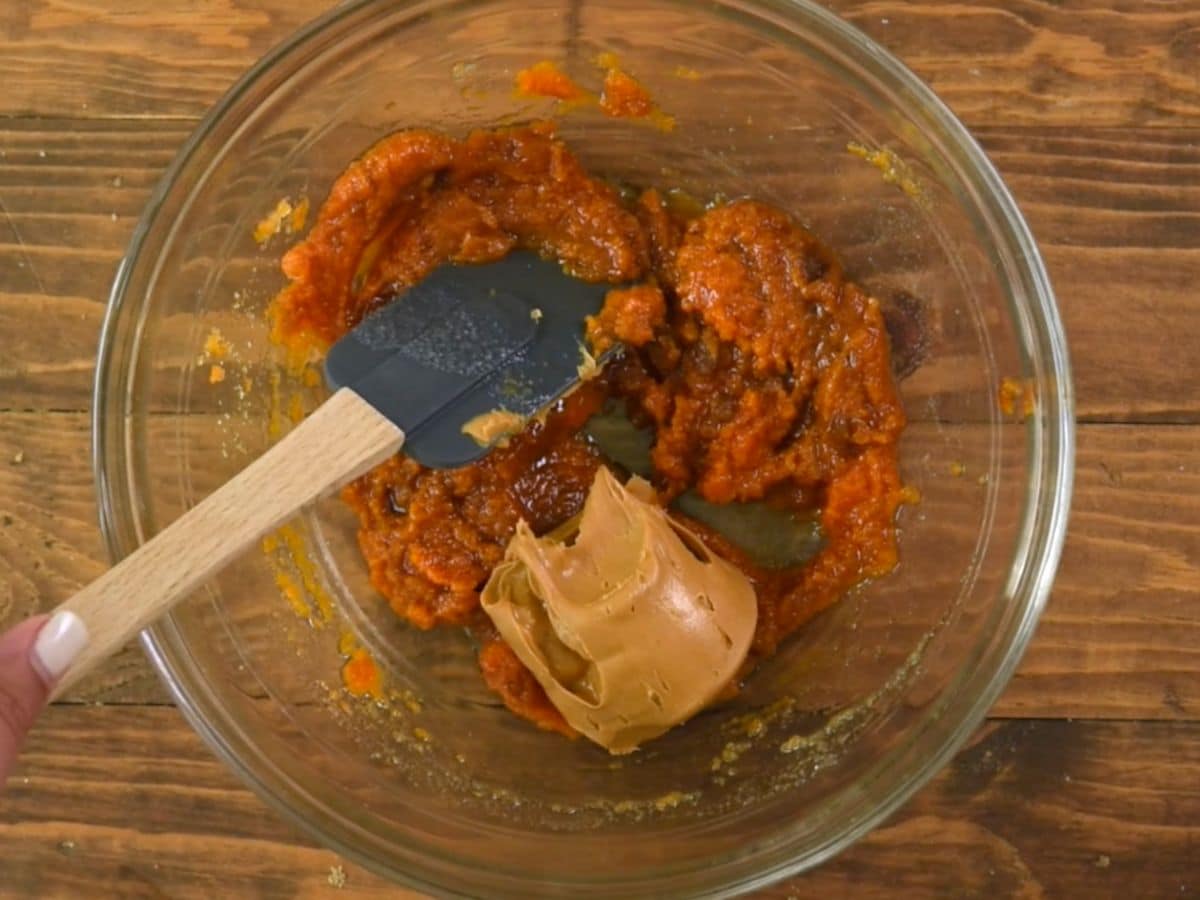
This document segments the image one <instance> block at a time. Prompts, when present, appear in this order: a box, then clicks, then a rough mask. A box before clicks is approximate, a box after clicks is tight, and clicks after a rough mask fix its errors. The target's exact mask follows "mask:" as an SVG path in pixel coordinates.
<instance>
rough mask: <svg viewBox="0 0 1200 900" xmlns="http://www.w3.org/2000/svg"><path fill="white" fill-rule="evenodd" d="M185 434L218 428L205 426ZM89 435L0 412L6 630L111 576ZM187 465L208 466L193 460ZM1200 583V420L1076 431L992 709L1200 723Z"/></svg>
mask: <svg viewBox="0 0 1200 900" xmlns="http://www.w3.org/2000/svg"><path fill="white" fill-rule="evenodd" d="M150 427H151V428H152V429H154V432H153V433H152V434H151V435H150V438H149V439H150V440H152V441H159V440H160V439H161V438H160V435H166V434H169V433H170V432H171V430H172V429H174V428H175V427H176V426H175V424H174V423H173V422H171V421H170V420H169V419H165V418H164V419H159V418H158V417H155V421H154V422H152V423H151V426H150ZM194 428H195V429H196V432H197V433H205V432H214V433H215V431H216V429H215V428H214V427H213V423H212V422H211V421H207V422H206V421H205V420H204V419H203V417H197V421H196V422H195V423H194ZM88 442H89V432H88V421H87V418H86V417H85V416H83V415H80V414H54V415H45V414H37V413H0V568H3V569H6V570H7V572H8V573H9V574H8V576H7V577H6V578H2V579H0V624H3V623H4V622H5V621H8V620H15V619H17V618H20V617H22V616H24V615H27V614H31V613H33V612H37V611H44V610H49V609H51V608H53V607H54V606H55V605H57V604H58V603H60V602H62V601H63V600H65V599H66V598H67V597H69V596H70V595H71V594H72V593H74V592H75V591H76V590H78V589H79V588H80V587H81V586H83V585H84V584H86V583H87V582H89V581H91V580H92V579H94V578H95V577H97V576H98V575H99V574H100V573H101V572H102V571H103V569H104V565H105V557H104V552H103V548H102V547H101V544H100V540H99V536H98V533H97V526H96V521H97V519H96V513H95V500H94V493H93V488H92V482H91V476H90V472H89V471H88V468H87V465H86V462H85V461H86V459H87V453H88ZM193 452H195V453H211V454H213V465H212V469H213V470H214V471H225V470H228V469H229V467H230V463H229V462H228V461H226V460H223V459H220V458H219V455H220V454H221V452H222V445H221V441H220V440H219V439H218V438H217V437H215V436H214V438H213V440H212V441H211V442H210V443H208V444H206V445H198V446H197V447H196V448H195V450H194V451H193ZM18 453H20V454H22V462H21V463H20V464H19V465H13V464H12V459H13V458H14V456H15V455H16V454H18ZM189 464H190V465H192V466H194V467H196V468H198V469H200V470H203V469H204V465H203V463H202V460H201V458H199V457H197V458H193V459H192V460H190V463H189ZM169 474H170V473H169V472H168V471H167V470H164V475H169ZM213 486H214V487H215V485H213ZM47 544H49V546H47ZM1198 584H1200V427H1197V426H1187V427H1179V426H1147V427H1141V426H1112V425H1090V426H1083V427H1082V428H1081V429H1080V433H1079V458H1078V464H1077V474H1076V494H1075V503H1074V510H1073V515H1072V519H1071V526H1070V531H1069V536H1068V540H1067V546H1066V550H1065V552H1064V556H1063V560H1062V564H1061V566H1060V569H1059V576H1058V580H1057V583H1056V586H1055V589H1054V592H1053V594H1052V596H1051V599H1050V603H1049V605H1048V607H1047V609H1046V612H1045V615H1044V616H1043V618H1042V621H1041V624H1040V625H1039V629H1038V634H1037V638H1036V640H1035V641H1034V642H1033V644H1032V646H1031V647H1030V649H1029V651H1028V653H1027V655H1026V658H1025V660H1024V662H1023V664H1022V666H1021V668H1020V669H1019V670H1018V672H1017V675H1016V677H1015V678H1014V680H1013V682H1012V684H1011V685H1010V687H1009V689H1008V690H1007V691H1006V692H1005V694H1004V695H1003V697H1002V698H1001V699H1000V701H999V703H998V705H997V706H996V708H995V710H994V714H995V715H997V716H1032V717H1052V716H1072V717H1073V716H1078V717H1087V716H1100V717H1105V718H1113V719H1195V718H1197V717H1198V716H1200V608H1198V607H1197V605H1196V603H1195V596H1196V586H1197V585H1198ZM139 657H140V654H139V652H138V651H137V649H136V648H131V649H129V650H128V651H127V652H126V653H125V654H124V655H123V656H122V657H121V658H120V659H119V660H118V661H117V662H116V664H115V665H113V666H111V667H110V668H108V669H106V670H105V672H104V674H103V676H102V677H100V678H98V679H97V681H96V684H95V685H94V686H93V685H88V686H83V687H81V690H80V692H77V693H73V694H71V695H70V696H71V697H74V698H79V699H87V700H103V701H105V702H122V703H133V702H145V701H151V702H156V701H161V699H162V693H161V689H160V688H159V687H158V685H157V683H156V681H155V679H154V677H153V676H152V674H150V673H149V672H148V671H147V670H146V669H145V667H144V664H143V663H141V662H140V660H139Z"/></svg>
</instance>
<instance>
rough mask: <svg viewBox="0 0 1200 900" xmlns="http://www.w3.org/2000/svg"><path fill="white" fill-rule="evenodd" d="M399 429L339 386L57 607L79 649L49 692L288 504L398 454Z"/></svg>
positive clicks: (207, 573)
mask: <svg viewBox="0 0 1200 900" xmlns="http://www.w3.org/2000/svg"><path fill="white" fill-rule="evenodd" d="M403 443H404V433H403V432H402V431H401V430H400V429H399V428H397V427H396V426H395V425H393V424H392V423H391V422H389V421H388V420H387V419H385V418H384V417H383V416H381V415H380V414H379V413H377V412H376V411H375V410H374V409H373V408H372V407H371V406H370V405H368V404H367V402H366V401H365V400H363V399H362V398H361V397H359V396H358V395H357V394H355V393H354V392H353V391H351V390H350V389H349V388H342V389H341V390H339V391H338V392H337V393H335V394H334V395H333V396H332V397H330V398H329V399H328V400H327V401H325V403H323V404H322V405H321V406H320V407H319V408H318V409H317V410H316V411H314V412H313V413H312V415H310V416H309V417H308V418H307V419H305V420H304V421H303V422H302V423H301V424H300V425H299V426H298V427H297V428H295V429H294V430H292V431H291V432H290V433H288V435H287V436H286V437H284V439H283V440H281V441H280V442H279V443H278V444H276V445H275V446H273V447H272V448H271V449H270V450H268V451H267V452H266V453H265V454H263V455H262V456H261V457H259V458H258V459H257V460H255V461H254V462H253V463H251V464H250V466H249V467H247V468H246V469H244V470H243V471H242V472H241V473H239V474H238V475H236V476H235V477H234V478H233V479H232V480H231V481H229V482H228V483H227V484H225V485H224V486H223V487H222V488H221V489H220V490H218V491H217V492H216V493H214V494H212V495H210V496H209V497H207V498H205V499H204V500H203V501H201V502H200V503H199V504H197V505H196V506H194V507H193V508H192V509H190V510H188V511H187V512H186V513H184V514H183V515H182V516H180V518H178V519H177V520H176V521H175V522H173V523H172V524H171V525H170V526H168V527H167V528H166V529H164V530H163V531H162V532H160V533H159V534H157V535H156V536H155V537H154V538H153V539H152V540H150V541H148V542H147V543H145V544H143V545H142V546H141V547H139V548H138V549H137V550H136V551H134V552H133V553H132V554H130V555H129V556H128V557H126V558H125V559H123V560H122V561H121V562H120V563H118V564H117V565H116V566H114V567H113V568H112V569H110V570H109V571H108V572H106V573H105V574H104V575H101V576H100V577H99V578H98V579H96V580H95V581H93V582H92V583H91V584H89V585H88V586H87V587H85V588H84V589H83V590H81V591H80V592H79V593H77V594H76V595H75V596H74V597H72V598H71V599H70V600H67V601H66V602H64V603H63V604H62V606H60V607H59V609H60V610H61V609H69V610H72V611H73V612H75V613H76V614H78V615H79V616H80V617H81V618H82V619H83V621H84V624H85V625H87V628H88V633H89V635H90V640H89V642H88V646H87V648H86V649H85V650H84V651H83V653H82V654H81V655H80V657H79V658H78V659H77V660H76V661H75V662H74V663H73V664H72V666H71V668H70V669H69V670H68V671H67V673H66V674H65V676H64V677H63V678H62V680H61V681H60V682H59V683H58V686H57V687H56V689H55V691H54V696H55V697H57V696H58V695H60V694H61V693H62V692H63V691H65V690H67V689H68V688H70V686H71V685H72V684H74V683H75V682H76V681H78V680H79V679H80V678H82V677H84V676H85V675H87V673H88V672H89V671H90V670H91V669H92V668H94V667H95V666H96V665H97V664H99V663H100V662H103V661H104V660H105V659H107V658H108V657H109V656H111V655H112V654H113V653H115V652H116V651H117V650H119V649H120V648H121V646H122V645H124V644H125V643H126V642H127V641H128V640H129V639H130V638H132V637H133V636H134V635H135V634H137V633H138V632H139V631H141V630H142V629H143V628H145V627H146V626H147V625H149V624H150V623H151V622H153V621H154V620H155V619H157V618H158V617H159V616H161V615H163V614H164V613H165V612H167V611H168V610H169V609H171V607H172V606H174V605H175V603H177V602H178V601H179V600H181V599H183V598H184V597H186V596H187V595H188V594H189V593H191V592H192V591H193V590H194V589H195V588H197V587H198V586H199V585H201V584H203V583H204V582H205V581H206V580H207V579H209V578H210V577H212V576H213V575H215V574H216V573H217V572H218V571H220V570H221V569H222V568H223V567H224V566H225V565H226V564H227V563H229V562H230V561H231V560H233V559H234V557H236V556H237V555H238V554H240V553H242V552H243V551H244V550H245V549H246V548H247V547H249V546H250V545H252V544H253V543H254V542H255V541H257V540H258V539H259V538H261V537H262V536H263V535H265V534H266V533H267V532H269V531H271V530H272V529H274V528H276V527H277V526H279V525H281V524H282V523H284V522H285V521H287V520H288V519H289V518H290V517H291V516H293V515H294V514H295V513H296V511H297V510H299V509H301V508H303V507H305V506H307V505H308V504H310V503H312V502H314V501H315V500H318V499H320V498H321V497H323V496H325V495H327V494H329V493H331V492H332V491H334V490H336V489H337V488H339V487H341V486H342V485H344V484H346V483H347V482H348V481H350V480H351V479H353V478H356V477H357V476H359V475H361V474H363V473H364V472H366V471H367V470H369V469H371V468H372V467H373V466H375V465H378V464H379V463H381V462H383V461H384V460H385V459H387V458H388V457H390V456H391V455H393V454H394V453H396V452H397V451H399V449H400V447H401V446H402V445H403Z"/></svg>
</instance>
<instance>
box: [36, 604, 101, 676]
mask: <svg viewBox="0 0 1200 900" xmlns="http://www.w3.org/2000/svg"><path fill="white" fill-rule="evenodd" d="M87 644H88V630H87V626H86V625H85V624H84V622H83V619H81V618H79V616H78V615H76V614H75V613H73V612H71V611H70V610H66V609H64V610H61V611H60V612H56V613H55V614H54V615H53V616H51V617H50V620H49V621H47V622H46V623H45V624H44V625H43V626H42V628H41V630H40V631H38V634H37V639H36V640H35V641H34V643H33V649H32V651H31V652H30V654H29V660H30V663H31V664H32V665H33V668H34V669H35V670H36V671H37V673H38V675H39V676H40V677H41V679H42V681H44V682H45V684H46V686H47V687H51V686H53V685H54V683H55V682H57V681H58V679H60V678H62V676H63V673H65V672H66V671H67V669H69V668H70V667H71V664H72V663H73V662H75V660H76V659H77V658H78V656H79V654H80V653H81V652H83V649H84V648H85V647H86V646H87Z"/></svg>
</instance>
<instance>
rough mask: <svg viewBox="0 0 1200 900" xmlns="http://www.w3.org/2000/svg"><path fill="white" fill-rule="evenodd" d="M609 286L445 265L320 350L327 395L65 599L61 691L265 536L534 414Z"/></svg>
mask: <svg viewBox="0 0 1200 900" xmlns="http://www.w3.org/2000/svg"><path fill="white" fill-rule="evenodd" d="M609 288H610V286H609V285H604V284H590V283H586V282H583V281H579V280H577V279H574V278H571V277H569V276H568V275H566V274H565V273H564V272H563V271H562V269H561V267H560V266H558V265H557V264H555V263H551V262H548V261H546V260H542V259H540V258H538V257H537V256H534V255H532V254H528V253H515V254H511V255H510V256H508V257H506V258H505V259H503V260H501V261H500V262H496V263H491V264H487V265H481V266H444V267H442V268H441V269H438V270H437V271H435V272H434V273H433V274H432V275H431V276H430V277H429V278H427V279H426V280H425V281H423V282H421V283H420V284H419V285H418V286H416V287H414V288H412V289H410V290H408V291H407V292H405V293H404V294H403V295H401V296H398V297H397V298H396V299H395V300H394V302H391V303H388V304H386V305H384V306H382V307H381V308H379V309H378V310H376V311H375V312H373V313H372V314H371V315H370V316H368V317H367V318H366V319H364V320H363V321H362V322H361V323H360V324H359V325H358V326H357V327H356V328H355V329H354V330H353V331H351V332H350V333H349V334H347V335H346V336H345V337H343V338H342V339H341V340H340V341H338V342H337V344H335V345H334V347H333V348H332V349H331V350H330V352H329V354H328V356H327V357H326V361H325V374H326V380H327V382H328V383H329V387H330V388H331V389H332V390H333V393H332V395H331V396H330V397H329V399H328V400H326V401H325V402H324V403H323V404H322V405H321V406H320V407H318V408H317V409H316V410H315V411H314V412H313V413H312V414H311V415H309V416H308V417H307V418H306V419H304V421H303V422H301V423H300V425H298V426H297V427H296V428H295V429H293V430H292V431H291V432H289V433H288V434H287V436H286V437H284V438H283V439H282V440H281V441H279V443H277V444H275V445H274V446H273V447H271V449H270V450H268V451H267V452H266V453H264V454H263V455H262V456H261V457H259V458H258V459H257V460H256V461H255V462H253V463H251V465H250V466H249V467H247V468H246V469H245V470H243V471H242V472H241V473H239V474H238V475H236V476H235V477H234V478H233V479H232V480H231V481H229V482H228V483H227V484H225V485H224V486H223V487H222V488H220V489H219V490H217V491H216V492H215V493H213V494H212V495H210V496H209V497H207V498H206V499H204V500H203V501H201V502H200V503H199V504H197V505H196V506H194V507H193V508H192V509H190V510H188V511H187V512H186V513H184V515H182V516H181V517H180V518H179V519H177V520H176V521H175V522H173V523H172V524H171V525H169V526H168V527H167V528H165V529H164V530H163V531H161V532H160V533H159V534H157V535H156V536H155V537H154V538H152V539H151V540H150V541H148V542H147V543H145V544H143V545H142V546H141V547H139V548H138V549H137V550H136V551H134V552H133V553H132V554H130V555H129V556H128V557H126V558H125V559H123V560H122V561H121V562H119V563H118V564H117V565H115V566H114V567H113V568H112V569H110V570H109V571H108V572H106V573H105V574H104V575H102V576H100V578H98V579H96V580H95V581H94V582H92V583H91V584H89V585H88V586H87V587H85V588H83V589H82V590H81V591H79V592H78V593H77V594H75V596H73V597H71V599H69V600H67V601H66V602H64V603H63V604H62V605H61V606H60V607H59V609H60V610H71V611H73V612H75V613H76V614H77V615H79V616H80V617H81V618H82V619H83V622H84V624H85V625H86V626H87V629H88V633H89V635H90V641H89V644H88V646H87V648H86V649H85V650H84V651H83V653H82V654H81V655H80V657H79V658H78V659H77V660H76V661H75V663H74V664H73V665H72V667H71V669H70V670H69V671H68V672H67V674H66V675H65V676H64V678H63V679H62V680H61V681H60V682H59V684H58V686H57V687H56V689H55V691H54V696H58V695H60V694H62V692H63V691H65V690H67V689H68V688H69V687H70V686H71V685H72V684H73V683H75V682H76V681H78V680H79V679H80V678H82V677H84V676H85V675H86V674H87V673H88V672H89V671H90V670H91V669H92V668H93V667H94V666H96V665H97V664H98V663H100V662H102V661H103V660H105V659H107V658H108V657H109V656H111V655H112V654H113V653H115V652H116V651H117V650H118V649H120V647H121V646H122V645H123V644H125V643H126V642H127V641H128V640H129V639H130V638H132V637H133V636H134V635H135V634H137V633H138V632H139V631H141V630H142V629H143V628H145V627H146V626H147V625H149V624H150V623H151V622H153V621H154V620H155V619H157V618H158V617H159V616H161V615H163V614H164V613H166V612H167V611H168V610H170V609H171V607H173V606H174V605H175V603H177V602H178V601H179V600H181V599H182V598H183V597H185V596H187V595H188V594H189V593H191V592H192V591H193V590H194V589H195V588H197V587H198V586H199V585H200V584H202V583H203V582H204V581H206V580H207V579H209V578H210V577H212V576H213V575H214V574H216V573H217V572H218V571H220V570H221V569H222V568H223V567H224V566H225V565H226V564H227V563H229V562H231V561H232V560H233V559H234V558H235V557H236V556H238V555H239V554H240V553H241V552H243V551H244V550H245V549H247V548H248V547H249V546H250V545H252V544H253V543H254V542H256V541H257V540H259V539H260V538H262V537H263V535H265V534H267V533H268V532H269V531H271V530H272V529H274V528H276V527H278V526H279V525H281V524H282V523H283V522H285V521H286V520H287V519H289V518H291V517H292V516H293V515H295V513H296V512H297V511H299V510H300V509H302V508H303V507H305V506H307V505H309V504H311V503H313V502H315V501H316V500H318V499H320V498H321V497H324V496H326V495H328V494H330V493H332V492H333V491H336V490H337V489H338V488H340V487H342V486H343V485H345V484H346V483H347V482H349V481H351V480H352V479H354V478H356V477H358V476H359V475H362V474H364V473H365V472H366V471H368V470H369V469H371V468H373V467H374V466H376V465H378V464H379V463H381V462H383V461H384V460H385V459H387V458H388V457H390V456H392V455H394V454H396V453H397V452H399V451H400V449H401V447H403V448H404V450H405V452H406V453H408V454H409V455H411V456H413V457H414V458H416V459H417V460H418V461H419V462H422V463H424V464H425V465H428V466H431V467H436V468H450V467H455V466H460V465H464V464H466V463H469V462H471V461H472V460H474V459H477V458H478V457H480V456H482V455H483V454H485V453H486V452H487V451H488V448H487V447H485V446H481V445H480V444H479V443H477V442H476V441H475V440H474V439H473V438H471V437H469V436H467V435H466V434H464V433H463V426H464V425H465V424H466V423H468V422H469V421H470V420H471V419H473V418H475V417H476V416H478V415H480V414H484V413H488V412H491V411H494V410H497V409H504V410H506V411H508V412H512V413H516V414H518V415H522V416H531V415H534V414H535V413H537V412H538V411H539V410H541V409H542V408H543V407H545V406H546V405H548V404H549V403H551V402H553V401H554V400H555V399H556V398H558V397H560V396H561V395H562V394H564V393H565V392H566V391H568V390H569V389H570V388H571V387H572V386H573V385H574V384H575V383H576V382H577V381H578V378H579V372H578V367H579V365H580V362H581V359H582V352H583V350H582V346H583V345H582V340H583V328H584V318H585V317H586V316H588V315H591V314H594V313H596V312H597V311H599V309H600V307H601V305H602V304H603V300H604V295H605V293H607V291H608V290H609Z"/></svg>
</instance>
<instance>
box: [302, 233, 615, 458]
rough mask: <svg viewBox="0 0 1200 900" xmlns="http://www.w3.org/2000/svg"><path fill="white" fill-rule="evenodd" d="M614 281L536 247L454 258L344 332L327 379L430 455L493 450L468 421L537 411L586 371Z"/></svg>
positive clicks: (328, 361) (412, 451) (329, 360)
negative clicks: (478, 260) (587, 344)
mask: <svg viewBox="0 0 1200 900" xmlns="http://www.w3.org/2000/svg"><path fill="white" fill-rule="evenodd" d="M611 288H612V285H610V284H591V283H588V282H584V281H580V280H578V279H576V278H572V277H570V276H569V275H566V274H565V273H564V272H563V271H562V268H561V267H560V266H559V265H558V264H557V263H553V262H548V261H546V260H544V259H541V258H540V257H538V256H535V255H534V254H532V253H513V254H510V255H509V256H507V257H505V258H504V259H502V260H500V261H499V262H495V263H489V264H486V265H480V266H443V267H442V268H440V269H438V270H436V271H435V272H434V273H433V274H432V275H430V276H429V277H428V278H426V279H425V280H424V281H422V282H421V283H420V284H418V285H417V286H416V287H413V288H411V289H409V290H408V291H405V292H404V293H403V294H401V295H398V296H397V298H396V299H395V300H394V301H392V302H390V303H388V304H387V305H385V306H383V307H381V308H380V309H378V310H376V311H375V312H373V313H371V315H369V316H367V317H366V318H365V319H363V321H362V322H360V323H359V325H358V327H356V328H355V329H354V330H353V331H351V332H350V333H349V334H347V335H346V336H345V337H343V338H342V339H341V340H339V341H338V342H337V343H336V344H335V345H334V346H333V348H332V349H331V350H330V351H329V354H328V356H326V358H325V379H326V381H327V382H328V384H329V386H330V388H331V389H334V390H336V389H337V388H340V387H349V388H351V389H353V390H354V391H355V393H357V394H359V395H360V396H361V397H362V398H363V399H364V400H366V401H367V402H368V403H370V404H371V405H372V406H373V407H375V409H377V410H379V412H381V413H382V414H383V415H385V416H387V418H388V419H390V420H391V421H393V422H395V423H396V424H397V425H398V426H400V428H401V429H402V430H403V431H404V434H405V436H406V440H405V444H404V451H405V452H406V453H407V454H408V455H409V456H412V457H413V458H414V459H416V460H417V461H418V462H420V463H423V464H424V465H427V466H432V467H434V468H453V467H456V466H461V465H465V464H466V463H469V462H472V461H473V460H475V459H478V458H479V457H481V456H483V455H484V454H485V453H487V451H488V448H487V447H481V446H480V445H479V444H478V443H477V442H476V441H475V440H474V439H473V438H471V437H468V436H467V435H466V434H464V433H463V430H462V428H463V425H464V424H466V423H467V422H469V421H470V420H472V419H474V418H475V417H476V416H479V415H482V414H484V413H488V412H492V411H494V410H498V409H503V410H507V411H509V412H513V413H517V414H519V415H522V416H532V415H534V414H535V413H537V412H538V411H540V410H541V409H542V408H544V407H545V406H547V405H548V404H550V403H551V402H553V401H554V400H555V399H557V398H558V397H560V396H561V395H562V394H564V393H565V392H566V391H567V390H569V389H570V388H571V387H572V386H573V385H574V384H575V383H576V382H577V381H578V380H579V373H578V367H579V364H580V361H581V359H582V349H583V344H582V341H583V329H584V319H585V317H587V316H589V315H594V314H595V313H597V312H599V310H600V307H601V306H602V305H603V303H604V295H605V294H607V293H608V291H609V290H610V289H611Z"/></svg>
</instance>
